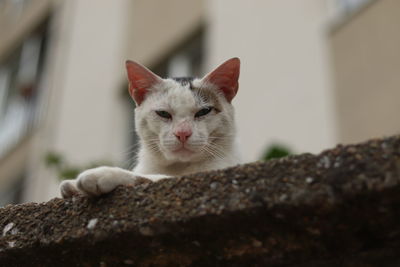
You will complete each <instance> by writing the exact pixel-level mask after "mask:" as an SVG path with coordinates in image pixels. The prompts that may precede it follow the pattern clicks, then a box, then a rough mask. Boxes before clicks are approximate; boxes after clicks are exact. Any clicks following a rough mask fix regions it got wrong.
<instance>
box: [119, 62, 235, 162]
mask: <svg viewBox="0 0 400 267" xmlns="http://www.w3.org/2000/svg"><path fill="white" fill-rule="evenodd" d="M126 68H127V72H128V79H129V93H130V95H131V96H132V98H133V100H134V101H135V102H136V106H137V107H136V110H135V123H136V131H137V133H138V135H139V137H140V139H141V142H142V145H143V146H145V147H146V148H147V149H148V150H149V151H151V152H153V154H154V155H158V156H159V157H160V158H162V159H165V160H166V161H168V162H194V161H200V160H203V159H210V158H222V157H226V156H227V155H225V154H226V153H229V152H230V151H227V150H229V146H231V144H232V140H233V135H234V132H235V129H234V127H235V126H234V114H233V113H234V112H233V107H232V105H231V101H232V99H233V98H234V97H235V95H236V93H237V91H238V86H239V83H238V78H239V70H240V61H239V59H238V58H232V59H229V60H228V61H226V62H224V63H223V64H222V65H220V66H219V67H218V68H216V69H215V70H214V71H212V72H210V73H209V74H207V75H206V76H205V77H204V78H201V79H193V78H168V79H162V78H160V77H159V76H157V75H156V74H154V73H153V72H151V71H150V70H148V69H147V68H145V67H144V66H142V65H140V64H138V63H136V62H133V61H127V62H126Z"/></svg>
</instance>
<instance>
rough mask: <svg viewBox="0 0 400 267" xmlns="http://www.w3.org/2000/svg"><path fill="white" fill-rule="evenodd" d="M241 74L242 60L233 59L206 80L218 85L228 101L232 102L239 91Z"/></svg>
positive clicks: (223, 64)
mask: <svg viewBox="0 0 400 267" xmlns="http://www.w3.org/2000/svg"><path fill="white" fill-rule="evenodd" d="M239 74H240V60H239V59H238V58H231V59H229V60H227V61H225V62H224V63H222V65H220V66H219V67H218V68H216V69H215V70H214V71H213V72H211V73H210V74H208V75H207V76H206V78H205V80H206V81H207V82H210V83H212V84H214V85H216V86H217V87H218V89H219V90H221V91H222V92H223V93H224V95H225V98H226V100H227V101H228V102H231V101H232V99H233V98H234V97H235V95H236V93H237V91H238V89H239V81H238V80H239Z"/></svg>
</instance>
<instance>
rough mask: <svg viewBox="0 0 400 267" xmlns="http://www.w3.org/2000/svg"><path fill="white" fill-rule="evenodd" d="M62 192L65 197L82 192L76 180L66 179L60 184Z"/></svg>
mask: <svg viewBox="0 0 400 267" xmlns="http://www.w3.org/2000/svg"><path fill="white" fill-rule="evenodd" d="M60 192H61V196H62V197H63V198H69V197H72V196H76V195H79V194H80V191H79V189H78V188H77V187H76V180H64V181H62V182H61V184H60Z"/></svg>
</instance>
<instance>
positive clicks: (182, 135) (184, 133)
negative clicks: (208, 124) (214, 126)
mask: <svg viewBox="0 0 400 267" xmlns="http://www.w3.org/2000/svg"><path fill="white" fill-rule="evenodd" d="M174 135H175V136H176V138H178V140H179V141H181V142H182V143H185V142H186V141H187V140H188V139H189V137H190V136H191V135H192V130H189V129H186V130H181V131H176V132H174Z"/></svg>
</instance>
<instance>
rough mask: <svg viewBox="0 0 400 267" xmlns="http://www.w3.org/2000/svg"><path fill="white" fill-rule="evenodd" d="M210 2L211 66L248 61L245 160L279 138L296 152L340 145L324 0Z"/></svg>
mask: <svg viewBox="0 0 400 267" xmlns="http://www.w3.org/2000/svg"><path fill="white" fill-rule="evenodd" d="M207 3H208V14H209V18H208V26H209V28H208V30H209V38H208V39H209V40H208V47H209V49H210V50H209V52H210V54H209V55H208V63H209V64H208V65H209V66H215V65H217V64H219V63H220V62H222V61H223V60H225V59H227V58H230V57H234V56H238V57H240V58H241V60H242V69H241V77H240V88H239V93H238V95H237V97H236V99H235V100H234V105H235V106H236V111H237V119H238V120H237V121H238V127H239V135H240V142H241V150H242V151H243V156H244V160H245V161H251V160H255V159H257V158H259V156H260V155H261V154H262V152H263V151H264V150H265V148H266V146H267V145H268V144H271V143H273V142H281V143H284V144H287V145H289V146H291V147H292V148H293V149H294V150H295V151H296V152H318V151H320V150H321V149H323V148H326V147H330V146H332V145H334V143H335V141H336V137H335V121H334V110H333V105H332V102H331V99H332V92H331V91H330V90H331V87H330V77H329V73H330V70H329V58H328V51H327V50H328V47H327V43H326V26H327V18H328V11H327V9H326V6H325V3H324V1H320V0H296V1H282V0H268V1H265V0H252V1H241V0H218V1H213V0H209V1H208V2H207Z"/></svg>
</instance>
